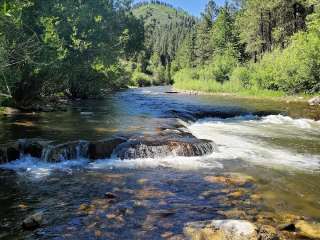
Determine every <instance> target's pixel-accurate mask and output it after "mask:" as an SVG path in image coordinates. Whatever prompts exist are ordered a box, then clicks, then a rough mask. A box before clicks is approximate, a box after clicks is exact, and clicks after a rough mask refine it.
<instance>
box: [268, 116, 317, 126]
mask: <svg viewBox="0 0 320 240" xmlns="http://www.w3.org/2000/svg"><path fill="white" fill-rule="evenodd" d="M262 122H263V123H270V124H288V125H292V126H295V127H297V128H303V129H307V128H308V129H311V128H313V127H320V121H314V120H311V119H305V118H300V119H293V118H290V117H287V116H282V115H270V116H267V117H263V118H262Z"/></svg>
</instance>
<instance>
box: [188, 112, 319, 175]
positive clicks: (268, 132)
mask: <svg viewBox="0 0 320 240" xmlns="http://www.w3.org/2000/svg"><path fill="white" fill-rule="evenodd" d="M319 127H320V123H319V122H316V121H312V120H308V119H297V120H295V119H292V118H290V117H284V116H281V115H277V116H276V115H270V116H267V117H263V118H261V119H258V118H257V117H255V116H252V115H247V116H243V117H236V118H230V119H225V120H223V119H217V118H214V119H213V118H211V119H210V118H209V119H204V120H200V121H198V122H196V123H194V124H192V125H191V126H189V130H190V131H191V132H192V133H193V134H194V135H195V136H196V137H198V138H203V139H209V140H212V141H214V142H215V143H216V144H217V145H218V148H219V152H218V153H215V154H213V157H214V159H217V160H228V159H241V160H244V161H249V162H252V163H255V164H259V165H264V166H271V167H275V166H277V167H288V168H289V169H290V168H292V169H301V170H319V167H320V155H311V154H301V153H299V152H298V151H299V149H287V148H286V147H283V146H280V145H277V144H272V141H273V140H274V139H277V138H278V137H280V136H285V137H289V136H290V137H292V136H294V137H295V140H296V141H298V142H299V141H303V139H314V138H316V137H318V135H317V134H318V133H320V132H319ZM270 142H271V143H270Z"/></svg>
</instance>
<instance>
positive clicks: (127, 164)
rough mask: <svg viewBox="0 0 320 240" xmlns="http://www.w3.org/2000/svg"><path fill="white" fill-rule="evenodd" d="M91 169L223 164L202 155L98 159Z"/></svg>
mask: <svg viewBox="0 0 320 240" xmlns="http://www.w3.org/2000/svg"><path fill="white" fill-rule="evenodd" d="M90 166H91V168H93V169H104V168H130V169H145V168H159V167H163V168H173V169H177V170H182V171H186V170H201V169H215V168H223V165H222V164H220V163H219V162H217V161H214V160H213V159H212V157H211V155H209V156H203V157H177V156H172V157H166V158H145V159H130V160H118V159H116V160H99V161H96V162H94V163H91V164H90Z"/></svg>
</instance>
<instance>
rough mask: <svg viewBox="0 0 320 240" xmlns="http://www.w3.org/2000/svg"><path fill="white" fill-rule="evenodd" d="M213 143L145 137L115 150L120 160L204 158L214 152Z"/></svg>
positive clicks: (175, 138) (199, 140) (134, 139)
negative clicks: (181, 157) (177, 157)
mask: <svg viewBox="0 0 320 240" xmlns="http://www.w3.org/2000/svg"><path fill="white" fill-rule="evenodd" d="M215 149H216V147H215V145H214V143H213V142H211V141H209V140H202V139H197V138H195V137H193V136H192V137H190V136H188V137H180V136H174V137H173V136H160V135H159V136H149V137H148V136H143V137H137V138H132V139H129V140H128V141H127V142H125V143H123V144H120V145H119V146H118V147H117V148H116V149H115V154H116V156H117V157H118V158H120V159H136V158H156V157H167V156H184V157H193V156H203V155H206V154H210V153H212V152H214V151H215Z"/></svg>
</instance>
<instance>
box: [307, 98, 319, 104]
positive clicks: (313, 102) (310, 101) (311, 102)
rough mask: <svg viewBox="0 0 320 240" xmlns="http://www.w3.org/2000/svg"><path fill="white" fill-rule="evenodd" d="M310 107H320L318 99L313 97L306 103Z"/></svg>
mask: <svg viewBox="0 0 320 240" xmlns="http://www.w3.org/2000/svg"><path fill="white" fill-rule="evenodd" d="M308 103H309V105H310V106H316V105H320V97H314V98H312V99H310V100H309V101H308Z"/></svg>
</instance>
